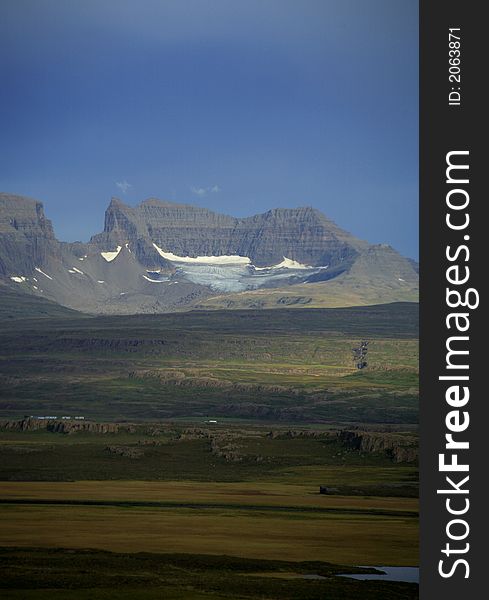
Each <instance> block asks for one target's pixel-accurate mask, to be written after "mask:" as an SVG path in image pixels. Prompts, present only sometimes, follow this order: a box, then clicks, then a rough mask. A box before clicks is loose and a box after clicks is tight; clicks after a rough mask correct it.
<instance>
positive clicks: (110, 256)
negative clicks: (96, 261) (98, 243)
mask: <svg viewBox="0 0 489 600" xmlns="http://www.w3.org/2000/svg"><path fill="white" fill-rule="evenodd" d="M121 250H122V246H117V250H114V251H112V252H101V253H100V255H101V256H102V258H105V260H106V261H107V262H112V261H113V260H114V258H117V257H118V256H119V252H120V251H121Z"/></svg>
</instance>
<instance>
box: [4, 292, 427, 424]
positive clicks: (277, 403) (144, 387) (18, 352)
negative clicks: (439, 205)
mask: <svg viewBox="0 0 489 600" xmlns="http://www.w3.org/2000/svg"><path fill="white" fill-rule="evenodd" d="M361 339H368V340H370V346H369V356H368V361H369V368H368V370H367V371H358V370H356V369H355V365H354V362H353V360H352V351H351V349H352V348H353V347H355V346H356V345H358V343H359V341H360V340H361ZM417 361H418V343H417V305H415V304H393V305H384V306H378V307H366V308H363V309H359V308H349V309H330V310H322V309H317V310H314V309H310V310H308V309H304V310H300V311H298V310H290V311H288V310H283V311H282V310H280V311H277V310H274V311H243V312H240V311H232V312H231V313H226V312H222V311H221V312H219V311H216V312H212V311H211V312H207V313H206V312H196V313H185V314H177V315H175V314H172V315H150V316H134V317H127V318H126V317H103V318H102V317H100V318H79V319H76V318H72V319H42V320H36V321H29V320H28V319H27V320H23V321H19V320H6V321H3V323H2V325H1V326H0V374H1V375H0V384H1V385H0V417H5V418H13V417H14V418H19V417H21V416H23V415H31V414H34V415H39V414H40V415H43V414H50V415H53V414H54V415H59V414H65V415H73V414H77V415H83V416H85V417H86V418H92V419H98V420H111V421H121V420H124V419H130V420H144V419H145V420H163V419H185V418H191V419H196V418H197V419H198V418H201V419H206V418H215V417H218V418H219V419H227V420H231V421H242V420H247V421H250V422H257V421H260V422H282V423H292V424H293V423H346V424H348V423H354V422H362V423H410V424H415V423H416V422H417V414H418V382H417V378H418V364H417Z"/></svg>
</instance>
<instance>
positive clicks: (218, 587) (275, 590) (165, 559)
mask: <svg viewBox="0 0 489 600" xmlns="http://www.w3.org/2000/svg"><path fill="white" fill-rule="evenodd" d="M362 571H363V572H368V570H366V569H353V568H351V567H347V566H342V565H337V564H335V565H333V564H328V563H323V562H319V561H317V560H315V561H309V562H294V563H291V562H287V561H273V560H256V559H244V558H236V557H228V556H223V555H219V556H209V555H188V554H186V555H181V554H156V555H155V554H150V553H144V554H127V553H123V554H122V553H108V552H103V551H96V550H85V551H83V550H79V551H73V550H70V551H67V550H63V549H60V550H47V549H36V548H9V549H6V550H3V551H2V549H0V586H1V588H3V589H2V598H8V599H9V600H20V599H22V600H48V599H51V598H55V599H56V598H63V599H65V598H70V599H74V600H107V599H112V598H118V599H123V600H125V599H127V600H133V599H136V600H143V599H144V600H156V599H158V600H159V599H161V598H165V600H209V599H210V600H224V599H226V598H242V599H250V600H262V599H263V598H273V599H277V600H324V598H328V599H329V600H357V599H358V598H362V599H363V600H379V598H382V599H385V600H414V599H415V598H417V585H414V584H408V583H394V582H380V581H355V580H353V579H347V578H342V577H338V576H337V575H338V574H340V573H348V572H350V573H351V572H362ZM311 575H312V576H313V577H315V579H308V578H307V577H310V576H311ZM318 576H319V577H320V578H321V579H319V578H318ZM1 588H0V589H1Z"/></svg>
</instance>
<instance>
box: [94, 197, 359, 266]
mask: <svg viewBox="0 0 489 600" xmlns="http://www.w3.org/2000/svg"><path fill="white" fill-rule="evenodd" d="M91 242H92V243H93V244H95V245H97V246H100V247H108V246H110V247H116V246H117V245H121V244H124V243H126V242H130V243H131V244H132V245H134V247H135V248H136V253H137V256H138V258H139V259H140V260H141V261H142V262H143V263H144V264H147V265H154V264H155V262H159V263H163V259H161V257H160V258H158V257H157V256H156V255H155V251H154V247H153V245H152V244H153V242H154V243H156V244H157V245H158V246H159V247H160V248H162V249H163V250H165V251H167V252H171V253H173V254H176V255H178V256H190V257H196V256H223V255H239V256H247V257H249V258H250V259H251V261H252V262H253V264H255V265H256V266H258V267H264V266H269V265H274V264H278V263H280V262H281V261H282V260H283V258H284V256H286V257H287V258H290V259H291V260H295V261H297V262H300V263H305V264H308V265H311V266H324V265H330V266H333V265H337V264H338V263H340V262H342V261H344V260H349V259H353V258H354V257H355V256H357V255H358V253H359V251H360V250H362V249H363V248H365V247H367V246H368V244H366V243H364V242H361V241H360V240H357V239H356V238H354V237H353V236H351V235H349V234H348V233H346V232H344V231H342V230H341V229H339V228H338V227H337V226H336V225H335V224H334V223H333V222H332V221H330V220H328V219H327V218H326V217H325V216H324V215H322V214H321V213H320V212H319V211H317V210H315V209H313V208H310V207H303V208H296V209H284V208H277V209H273V210H270V211H268V212H266V213H264V214H260V215H255V216H253V217H248V218H243V219H237V218H234V217H229V216H227V215H221V214H218V213H214V212H212V211H210V210H207V209H205V208H199V207H195V206H190V205H185V204H174V203H170V202H162V201H160V200H155V199H151V200H146V201H145V202H143V203H142V204H140V205H139V206H137V207H135V208H132V207H129V206H126V205H125V204H123V203H122V202H121V201H120V200H118V199H116V198H113V199H112V201H111V203H110V205H109V207H108V209H107V211H106V215H105V227H104V231H103V233H101V234H98V235H96V236H94V237H93V238H92V240H91Z"/></svg>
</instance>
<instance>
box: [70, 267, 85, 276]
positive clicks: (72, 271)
mask: <svg viewBox="0 0 489 600" xmlns="http://www.w3.org/2000/svg"><path fill="white" fill-rule="evenodd" d="M68 272H69V273H78V274H79V275H85V273H84V272H83V271H80V269H77V268H76V267H72V268H71V269H68Z"/></svg>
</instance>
